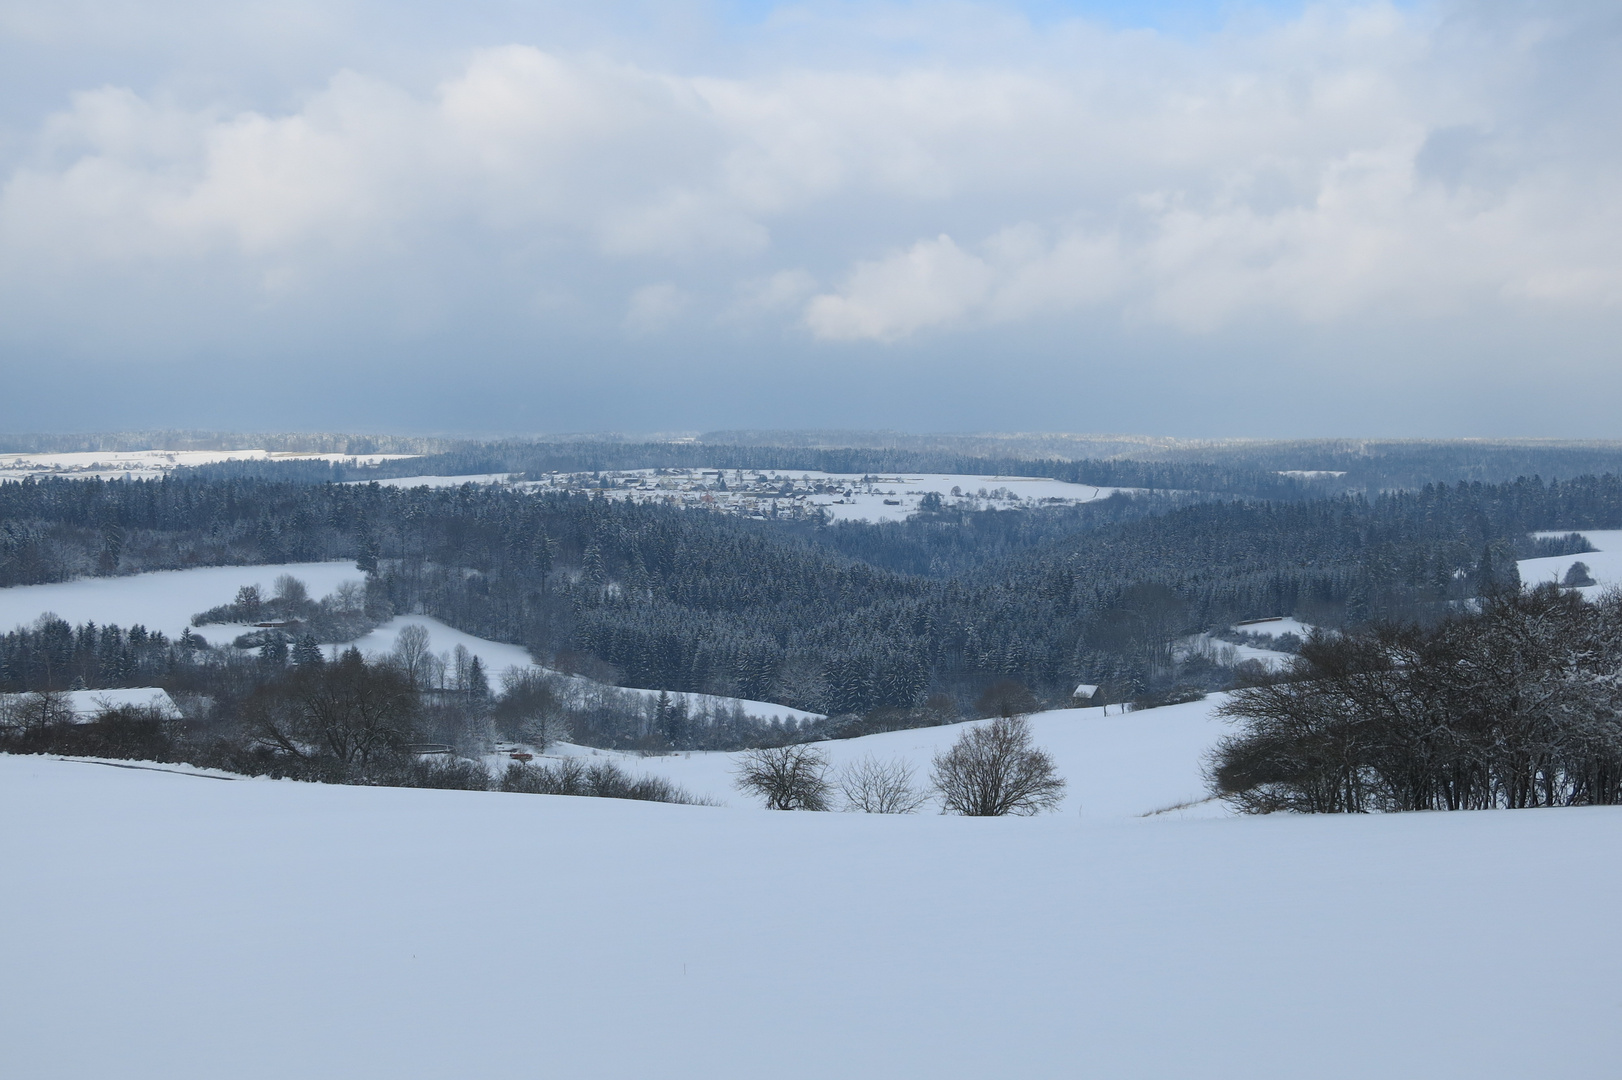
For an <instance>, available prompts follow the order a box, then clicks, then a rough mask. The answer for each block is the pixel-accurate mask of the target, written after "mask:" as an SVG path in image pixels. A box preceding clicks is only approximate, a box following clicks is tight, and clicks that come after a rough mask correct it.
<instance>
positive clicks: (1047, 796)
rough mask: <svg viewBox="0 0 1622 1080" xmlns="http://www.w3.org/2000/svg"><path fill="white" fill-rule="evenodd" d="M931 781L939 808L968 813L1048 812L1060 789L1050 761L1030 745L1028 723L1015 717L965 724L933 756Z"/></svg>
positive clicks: (950, 811) (972, 814)
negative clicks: (943, 749)
mask: <svg viewBox="0 0 1622 1080" xmlns="http://www.w3.org/2000/svg"><path fill="white" fill-rule="evenodd" d="M932 781H933V784H934V787H935V790H936V791H938V792H939V793H940V796H941V803H942V812H943V813H950V814H963V815H965V816H968V817H1001V816H1002V815H1004V814H1039V813H1041V812H1042V811H1044V810H1052V809H1054V808H1055V807H1057V806H1058V805H1059V800H1060V799H1062V798H1064V787H1065V784H1064V781H1063V780H1062V779H1060V778H1059V776H1058V775H1057V774H1056V773H1055V772H1054V769H1053V759H1052V758H1050V757H1048V755H1047V754H1046V753H1045V752H1044V751H1041V750H1038V749H1036V748H1034V747H1032V746H1031V731H1030V726H1029V725H1028V724H1026V722H1025V721H1024V720H1023V719H1022V718H1019V717H999V718H998V719H996V720H993V721H992V722H991V723H989V724H983V725H979V726H977V727H972V728H969V729H968V730H967V731H965V732H964V733H963V735H962V737H960V738H959V739H958V741H957V742H956V743H955V744H954V745H953V746H952V748H951V749H950V750H948V751H946V752H944V753H941V754H937V755H936V756H935V768H934V774H933V776H932Z"/></svg>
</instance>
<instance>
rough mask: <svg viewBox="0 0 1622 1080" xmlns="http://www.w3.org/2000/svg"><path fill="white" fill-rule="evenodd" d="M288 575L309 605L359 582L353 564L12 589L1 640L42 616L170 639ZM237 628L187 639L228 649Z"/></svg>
mask: <svg viewBox="0 0 1622 1080" xmlns="http://www.w3.org/2000/svg"><path fill="white" fill-rule="evenodd" d="M282 574H291V575H293V576H294V577H296V578H298V579H299V580H300V581H303V582H304V584H305V585H306V586H308V587H309V590H310V595H311V596H313V597H317V598H319V597H322V596H326V595H327V594H328V593H330V592H332V591H333V590H334V589H336V588H337V587H338V586H339V584H341V583H342V582H345V581H361V580H363V578H364V577H365V575H363V574H362V573H361V572H360V571H359V570H356V569H355V564H354V563H352V562H318V563H280V564H277V565H274V566H204V567H198V568H196V569H193V570H157V571H153V572H152V573H149V574H133V575H131V576H129V577H97V578H79V579H77V580H75V581H62V582H57V583H55V584H51V585H13V586H12V587H10V588H6V589H0V633H4V632H5V631H7V630H10V629H12V628H13V627H15V626H18V625H20V624H28V623H32V622H33V621H34V620H35V619H37V618H39V617H40V615H42V614H44V613H45V612H47V611H50V612H55V613H56V614H57V615H60V616H61V617H62V618H64V619H66V620H67V621H68V622H70V623H73V624H75V625H77V624H78V623H82V622H86V621H88V620H93V621H95V622H97V623H99V624H101V625H104V626H105V625H106V624H108V623H116V624H118V625H119V626H123V627H126V628H128V627H129V626H132V625H133V624H135V623H141V624H143V625H144V626H145V627H146V628H147V629H148V630H162V631H163V632H164V633H165V634H168V635H169V636H170V637H179V636H180V633H181V632H182V631H183V630H185V629H186V628H187V627H189V626H191V617H192V616H193V615H196V614H197V613H198V612H200V611H206V610H208V609H209V608H211V607H218V606H219V605H220V604H229V603H230V602H231V601H233V600H235V599H236V595H237V590H238V589H239V588H241V587H242V586H244V585H258V586H259V587H260V590H261V591H262V592H264V594H265V595H267V596H268V595H270V593H271V591H272V590H271V587H272V584H273V583H274V582H275V580H276V579H277V578H278V577H280V576H281V575H282ZM243 629H244V628H243V627H241V626H202V627H197V628H195V629H193V631H192V632H193V633H195V634H197V635H198V636H199V637H202V638H204V639H205V640H206V641H208V643H209V644H211V645H220V644H230V642H231V641H232V640H233V639H234V638H235V637H236V636H237V635H238V634H240V633H242V632H243Z"/></svg>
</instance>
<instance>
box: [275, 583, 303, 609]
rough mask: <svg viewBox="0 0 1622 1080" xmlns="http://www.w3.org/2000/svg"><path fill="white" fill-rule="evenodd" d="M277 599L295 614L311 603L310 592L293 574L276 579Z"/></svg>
mask: <svg viewBox="0 0 1622 1080" xmlns="http://www.w3.org/2000/svg"><path fill="white" fill-rule="evenodd" d="M276 599H278V600H280V601H281V602H282V603H283V604H285V605H286V607H287V610H288V611H289V612H294V611H297V610H298V609H299V608H301V607H303V606H304V605H305V604H308V603H309V602H310V590H309V588H308V587H307V586H306V585H305V584H304V582H302V581H300V580H299V579H298V578H296V577H294V576H293V575H292V574H282V575H280V576H279V577H277V578H276Z"/></svg>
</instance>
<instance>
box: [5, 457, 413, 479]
mask: <svg viewBox="0 0 1622 1080" xmlns="http://www.w3.org/2000/svg"><path fill="white" fill-rule="evenodd" d="M416 456H417V455H415V454H299V453H272V452H270V451H267V450H117V451H115V450H95V451H85V452H81V453H68V454H0V480H20V479H22V478H23V477H26V476H67V477H73V478H76V479H90V478H92V477H95V478H100V479H103V480H120V479H123V478H125V477H128V478H129V479H132V480H148V479H153V478H155V477H159V476H162V475H163V474H165V473H167V472H171V471H173V470H174V469H178V468H182V467H195V466H198V465H213V464H216V463H218V462H221V461H330V462H335V463H342V464H345V465H376V464H378V463H379V462H383V461H399V460H401V459H402V458H409V457H416Z"/></svg>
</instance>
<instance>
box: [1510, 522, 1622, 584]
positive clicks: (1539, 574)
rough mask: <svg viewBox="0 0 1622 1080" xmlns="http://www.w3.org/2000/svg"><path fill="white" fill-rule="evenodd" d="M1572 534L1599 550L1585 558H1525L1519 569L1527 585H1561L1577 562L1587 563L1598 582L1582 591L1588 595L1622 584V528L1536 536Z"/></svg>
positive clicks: (1577, 556)
mask: <svg viewBox="0 0 1622 1080" xmlns="http://www.w3.org/2000/svg"><path fill="white" fill-rule="evenodd" d="M1572 532H1577V533H1580V534H1581V535H1582V536H1583V537H1585V538H1586V539H1587V540H1588V542H1589V543H1590V544H1592V545H1593V546H1594V547H1596V548H1598V549H1599V550H1597V551H1590V552H1587V553H1585V554H1582V555H1551V556H1549V557H1547V558H1542V559H1521V560H1520V561H1519V562H1517V563H1516V564H1515V566H1516V568H1517V569H1518V570H1519V571H1520V574H1521V584H1522V585H1523V586H1525V587H1527V588H1531V587H1532V586H1534V585H1541V584H1543V583H1544V582H1548V581H1554V582H1559V581H1561V580H1562V579H1564V578H1565V576H1566V571H1567V570H1569V569H1571V564H1572V563H1576V562H1580V563H1584V564H1586V565H1587V566H1588V576H1589V577H1591V578H1593V579H1594V584H1593V585H1588V586H1584V587H1583V588H1582V589H1581V590H1580V591H1581V592H1582V593H1584V594H1585V595H1588V596H1592V595H1594V594H1595V593H1598V592H1600V591H1602V590H1604V589H1611V588H1616V587H1617V586H1619V585H1622V529H1557V530H1555V531H1553V532H1542V533H1533V535H1534V536H1565V535H1566V534H1568V533H1572Z"/></svg>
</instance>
